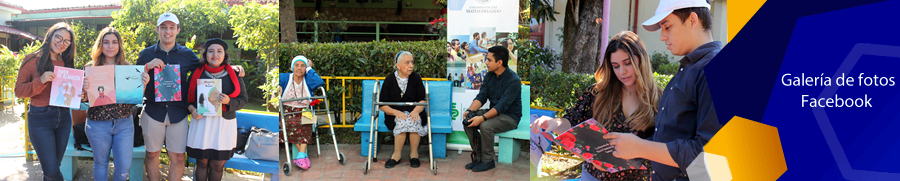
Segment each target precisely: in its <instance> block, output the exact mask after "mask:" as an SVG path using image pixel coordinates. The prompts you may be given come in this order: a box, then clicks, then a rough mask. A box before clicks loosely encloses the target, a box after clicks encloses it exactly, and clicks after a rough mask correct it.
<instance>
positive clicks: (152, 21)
mask: <svg viewBox="0 0 900 181" xmlns="http://www.w3.org/2000/svg"><path fill="white" fill-rule="evenodd" d="M227 11H228V9H227V4H225V3H224V2H223V1H207V0H170V1H166V2H164V3H162V2H160V1H158V0H122V9H121V10H119V11H116V12H113V13H112V17H113V22H112V26H113V27H115V28H116V29H118V30H119V32H121V33H122V39H123V41H124V42H123V44H124V45H123V48H125V52H126V53H125V55H126V58H127V59H128V60H136V59H137V58H138V54H139V53H140V51H141V50H143V49H144V48H146V47H147V46H149V45H153V44H156V41H157V40H158V38H157V35H156V20H157V18H159V15H160V14H163V13H167V12H168V13H172V14H175V15H176V16H178V21H179V25H178V27H179V28H181V32H180V33H179V34H178V35H179V36H178V37H177V38H178V39H177V40H176V42H186V41H188V40H189V39H190V38H191V37H192V36H197V39H200V40H201V41H203V40H206V38H207V37H208V36H210V35H211V34H213V33H218V34H220V35H221V34H222V33H223V32H224V31H225V29H226V28H227V27H228V22H227V19H228V14H227ZM189 48H194V47H189Z"/></svg>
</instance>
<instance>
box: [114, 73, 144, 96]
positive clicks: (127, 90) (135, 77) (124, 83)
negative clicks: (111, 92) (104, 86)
mask: <svg viewBox="0 0 900 181" xmlns="http://www.w3.org/2000/svg"><path fill="white" fill-rule="evenodd" d="M142 74H144V66H143V65H116V102H117V103H120V104H141V103H142V102H143V100H144V84H143V83H144V81H143V80H141V79H142V78H143V77H141V75H142Z"/></svg>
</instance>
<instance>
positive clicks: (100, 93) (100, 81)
mask: <svg viewBox="0 0 900 181" xmlns="http://www.w3.org/2000/svg"><path fill="white" fill-rule="evenodd" d="M84 71H85V73H86V74H85V76H86V78H87V79H88V81H90V82H89V83H90V84H88V86H90V87H88V89H87V95H88V103H90V107H97V106H102V105H107V104H115V103H116V79H115V78H116V68H115V65H105V66H94V67H87V68H84Z"/></svg>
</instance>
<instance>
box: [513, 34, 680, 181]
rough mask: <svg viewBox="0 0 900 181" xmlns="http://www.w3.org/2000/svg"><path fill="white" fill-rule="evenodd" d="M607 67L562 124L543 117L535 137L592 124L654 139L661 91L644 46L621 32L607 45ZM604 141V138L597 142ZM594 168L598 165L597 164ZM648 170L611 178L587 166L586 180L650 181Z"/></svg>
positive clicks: (646, 163) (536, 124) (604, 65)
mask: <svg viewBox="0 0 900 181" xmlns="http://www.w3.org/2000/svg"><path fill="white" fill-rule="evenodd" d="M608 47H609V48H607V49H606V52H605V53H604V55H603V57H604V60H606V61H604V62H601V64H600V67H599V68H598V69H597V71H596V72H595V73H594V78H595V79H596V80H597V83H595V84H594V85H591V86H589V87H588V88H587V89H586V90H585V91H584V93H583V94H582V95H581V97H579V98H578V101H577V102H575V105H574V107H572V108H569V109H566V114H565V115H566V116H563V117H562V118H559V119H553V118H550V117H546V116H545V117H541V118H539V119H537V120H535V122H534V123H532V125H531V128H532V132H534V133H538V132H539V131H540V129H538V128H541V129H546V130H547V131H553V132H555V133H557V134H560V133H563V132H565V131H566V130H569V129H570V128H572V126H573V125H577V124H580V123H582V122H584V121H586V120H589V119H591V118H593V119H595V120H597V122H599V123H600V124H601V125H603V127H605V128H606V129H607V130H609V131H610V132H630V133H633V134H635V135H637V136H638V137H641V138H645V139H646V138H649V137H650V136H651V135H652V134H653V125H654V124H653V120H654V116H656V113H657V110H656V107H657V105H658V102H659V98H660V96H661V95H662V89H661V88H659V86H657V84H656V81H655V79H653V70H652V68H651V65H650V59H649V56H648V55H647V50H646V48H645V47H644V43H643V42H642V41H641V39H640V38H639V37H638V36H637V35H636V34H634V33H632V32H630V31H623V32H621V33H619V34H616V35H614V36H613V37H612V38H611V39H610V40H609V46H608ZM597 139H603V138H597ZM595 163H596V162H595ZM643 165H644V166H645V167H646V168H647V170H623V171H619V172H615V173H609V172H606V171H605V170H602V169H601V168H602V167H600V166H599V165H596V164H594V163H591V164H588V163H585V164H583V170H582V172H581V173H582V174H581V178H582V179H587V180H650V173H651V171H650V161H648V160H645V161H643Z"/></svg>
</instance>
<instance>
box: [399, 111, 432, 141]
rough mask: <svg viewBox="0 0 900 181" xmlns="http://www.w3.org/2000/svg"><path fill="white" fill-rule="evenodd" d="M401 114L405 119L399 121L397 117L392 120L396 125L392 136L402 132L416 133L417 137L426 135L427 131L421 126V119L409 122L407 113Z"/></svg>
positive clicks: (409, 118)
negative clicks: (404, 115)
mask: <svg viewBox="0 0 900 181" xmlns="http://www.w3.org/2000/svg"><path fill="white" fill-rule="evenodd" d="M403 114H406V119H400V118H399V117H398V118H395V119H394V122H395V123H397V124H396V125H397V126H394V136H397V135H399V134H400V133H404V132H410V133H417V134H419V136H425V135H427V134H428V129H427V128H426V127H425V126H422V122H421V121H422V118H421V117H420V118H419V119H416V120H411V119H412V118H411V117H409V111H403Z"/></svg>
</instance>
